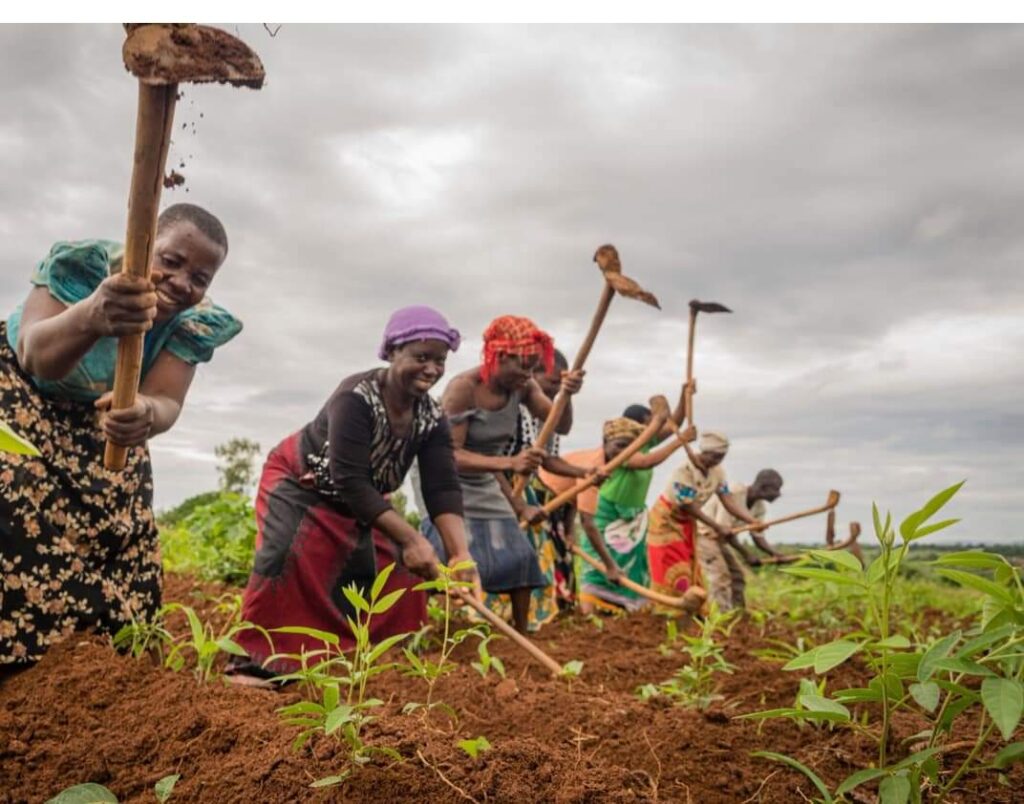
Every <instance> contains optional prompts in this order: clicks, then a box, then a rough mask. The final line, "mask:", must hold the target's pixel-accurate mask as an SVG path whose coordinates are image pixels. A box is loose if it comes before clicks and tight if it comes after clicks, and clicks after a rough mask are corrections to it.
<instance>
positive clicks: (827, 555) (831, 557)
mask: <svg viewBox="0 0 1024 804" xmlns="http://www.w3.org/2000/svg"><path fill="white" fill-rule="evenodd" d="M807 554H808V555H812V556H814V557H815V558H816V559H818V560H819V561H826V562H831V563H833V564H836V565H838V566H840V567H842V568H843V569H848V570H851V571H852V572H855V573H856V574H857V575H860V573H861V572H862V571H863V569H864V567H863V566H862V565H861V563H860V561H859V560H858V559H857V557H856V556H855V555H853V554H852V553H850V552H848V551H846V550H808V551H807Z"/></svg>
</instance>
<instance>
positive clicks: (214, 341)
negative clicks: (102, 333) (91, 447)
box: [7, 240, 242, 402]
mask: <svg viewBox="0 0 1024 804" xmlns="http://www.w3.org/2000/svg"><path fill="white" fill-rule="evenodd" d="M123 256H124V246H122V245H121V244H120V243H116V242H114V241H112V240H79V241H76V242H59V243H56V244H54V246H53V248H51V249H50V253H49V255H47V257H46V259H44V260H43V261H42V262H40V263H39V265H37V266H36V268H35V270H34V271H33V272H32V277H31V281H32V284H33V285H36V286H38V287H45V288H47V289H48V290H49V291H50V295H51V296H53V298H55V299H57V301H60V302H63V303H64V304H66V305H68V306H70V305H72V304H74V303H75V302H79V301H82V300H83V299H85V298H87V297H88V296H89V295H90V294H91V293H92V292H93V291H94V290H96V288H97V287H98V286H99V284H100V283H101V282H102V281H103V280H104V279H106V278H107V277H108V276H110V274H111V272H112V269H119V268H120V263H121V261H122V258H123ZM21 313H22V306H21V305H19V306H18V308H17V309H16V310H15V311H14V312H13V313H11V315H10V316H9V317H8V319H7V340H8V342H9V343H10V345H11V348H15V347H16V344H17V342H18V328H19V326H20V324H21ZM241 331H242V322H241V321H239V320H238V319H237V318H235V317H234V316H233V315H231V313H229V312H228V311H227V310H225V309H224V308H223V307H219V306H217V305H216V304H214V303H213V302H212V301H210V300H209V299H203V301H201V302H200V303H199V304H197V305H196V306H195V307H190V308H189V309H188V310H185V311H184V312H181V313H179V314H178V315H176V316H175V317H174V318H172V319H170V320H168V321H162V322H159V323H154V325H153V328H152V329H151V330H150V331H149V332H147V333H146V337H145V342H144V347H143V354H142V376H143V377H145V376H146V373H147V372H148V371H149V369H150V368H151V367H152V366H153V362H154V361H155V360H156V358H157V355H159V354H160V352H161V350H163V349H166V350H167V351H168V352H170V353H171V354H172V355H174V356H175V357H178V358H180V359H182V360H184V361H185V362H186V363H190V364H192V365H196V364H197V363H206V362H207V361H209V360H210V358H212V357H213V350H214V349H216V348H217V347H218V346H221V345H223V344H225V343H227V342H228V341H230V340H231V339H232V338H233V337H235V335H237V334H238V333H239V332H241ZM116 362H117V338H100V339H99V340H98V341H96V344H95V345H94V346H93V347H92V349H90V350H89V351H88V352H87V353H86V355H85V357H83V358H82V359H81V360H80V361H79V363H78V365H77V366H76V367H75V368H74V369H73V370H72V371H71V373H70V374H68V375H67V376H66V377H64V378H63V379H61V380H43V379H39V378H38V377H33V380H34V381H35V384H36V385H37V386H38V387H39V389H40V390H41V391H43V392H44V393H46V394H48V395H50V396H58V397H66V398H70V399H76V400H79V401H86V402H88V401H92V400H94V399H98V398H99V397H100V396H102V395H103V394H104V393H105V392H107V391H109V390H111V389H112V388H113V387H114V366H115V365H116Z"/></svg>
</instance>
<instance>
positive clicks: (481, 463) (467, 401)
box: [441, 376, 514, 472]
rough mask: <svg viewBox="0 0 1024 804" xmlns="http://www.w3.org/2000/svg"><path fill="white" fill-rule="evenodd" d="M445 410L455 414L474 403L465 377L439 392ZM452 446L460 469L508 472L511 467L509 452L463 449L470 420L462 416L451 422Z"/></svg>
mask: <svg viewBox="0 0 1024 804" xmlns="http://www.w3.org/2000/svg"><path fill="white" fill-rule="evenodd" d="M441 406H442V407H443V408H444V412H445V414H446V415H447V416H448V417H449V420H451V417H453V416H458V415H459V414H462V413H465V412H466V411H468V410H472V409H473V408H474V407H476V405H475V403H474V399H473V383H472V381H471V380H469V378H467V377H462V376H460V377H456V378H455V379H453V380H452V381H451V382H450V383H448V387H447V388H445V389H444V394H443V395H442V396H441ZM451 431H452V446H453V447H454V449H455V465H456V467H458V470H459V471H460V472H511V471H514V468H513V461H512V458H511V457H510V456H508V455H493V456H492V455H481V454H480V453H478V452H471V451H470V450H468V449H466V434H467V433H468V432H469V422H468V421H466V420H462V421H460V422H458V423H455V422H452V423H451Z"/></svg>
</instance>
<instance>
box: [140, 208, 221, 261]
mask: <svg viewBox="0 0 1024 804" xmlns="http://www.w3.org/2000/svg"><path fill="white" fill-rule="evenodd" d="M180 221H188V222H189V223H191V224H192V225H193V226H195V227H196V228H197V229H198V230H199V231H200V232H202V233H203V234H204V235H206V236H207V237H208V238H210V240H212V241H213V242H214V243H216V244H217V245H218V246H220V247H221V248H223V249H224V254H225V255H227V253H228V233H227V232H226V231H224V224H222V223H221V222H220V221H219V220H218V219H217V216H216V215H213V214H212V213H210V212H207V211H206V210H205V209H203V208H202V207H200V206H196V205H195V204H171V206H169V207H167V209H165V210H164V211H163V212H161V213H160V217H159V218H157V219H156V230H157V231H158V232H159V231H161V230H163V229H166V228H167V227H168V226H172V225H173V224H175V223H178V222H180Z"/></svg>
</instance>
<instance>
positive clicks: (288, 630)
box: [270, 625, 339, 645]
mask: <svg viewBox="0 0 1024 804" xmlns="http://www.w3.org/2000/svg"><path fill="white" fill-rule="evenodd" d="M270 631H271V633H274V634H301V635H302V636H308V637H312V638H313V639H315V640H317V641H318V642H324V643H326V644H328V645H337V644H338V642H339V639H338V635H337V634H332V633H330V632H329V631H321V630H319V629H317V628H304V627H303V626H301V625H286V626H282V627H281V628H271V629H270Z"/></svg>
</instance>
